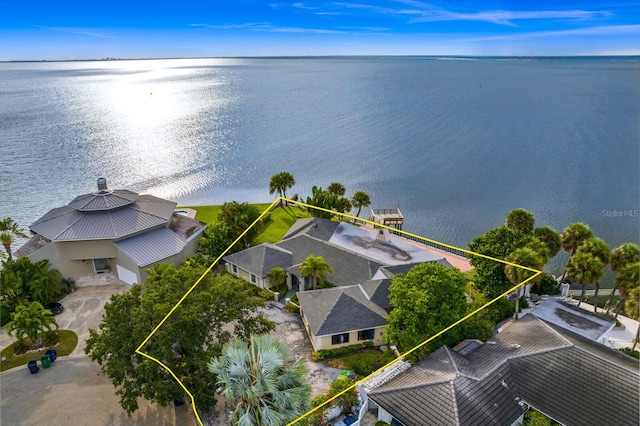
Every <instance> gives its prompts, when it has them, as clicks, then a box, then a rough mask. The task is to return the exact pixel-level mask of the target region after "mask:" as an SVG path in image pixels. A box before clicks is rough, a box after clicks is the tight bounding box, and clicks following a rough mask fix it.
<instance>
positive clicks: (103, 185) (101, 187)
mask: <svg viewBox="0 0 640 426" xmlns="http://www.w3.org/2000/svg"><path fill="white" fill-rule="evenodd" d="M106 190H107V180H106V179H105V178H98V191H106Z"/></svg>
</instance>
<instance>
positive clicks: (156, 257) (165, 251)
mask: <svg viewBox="0 0 640 426" xmlns="http://www.w3.org/2000/svg"><path fill="white" fill-rule="evenodd" d="M114 244H115V246H116V247H118V248H119V249H120V250H122V252H123V253H124V254H126V255H127V256H129V257H130V258H131V259H132V260H133V261H134V262H136V264H137V265H138V266H139V267H144V266H148V265H150V264H152V263H154V262H158V261H160V260H162V259H166V258H167V257H170V256H173V255H176V254H178V253H180V252H182V250H183V249H184V247H185V246H186V244H187V243H186V241H185V240H184V239H182V238H181V237H180V236H179V235H178V234H176V233H175V232H173V231H171V230H170V229H168V228H165V227H161V228H158V229H155V230H153V231H149V232H145V233H144V234H140V235H137V236H135V237H131V238H127V239H125V240H121V241H117V242H115V243H114Z"/></svg>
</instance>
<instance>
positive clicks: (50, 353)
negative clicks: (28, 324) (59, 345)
mask: <svg viewBox="0 0 640 426" xmlns="http://www.w3.org/2000/svg"><path fill="white" fill-rule="evenodd" d="M44 354H45V355H48V356H49V359H50V360H51V362H55V361H56V356H57V354H58V353H57V352H56V350H55V349H49V350H48V351H46V352H45V353H44Z"/></svg>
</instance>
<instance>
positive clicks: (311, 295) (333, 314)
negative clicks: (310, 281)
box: [297, 286, 387, 336]
mask: <svg viewBox="0 0 640 426" xmlns="http://www.w3.org/2000/svg"><path fill="white" fill-rule="evenodd" d="M297 295H298V301H299V302H300V309H301V311H302V312H303V315H304V317H305V319H306V320H307V322H308V324H309V328H310V329H311V333H312V334H313V335H314V336H327V335H332V334H338V333H345V332H348V331H354V330H367V329H371V328H377V327H382V326H384V325H385V324H386V323H387V320H386V317H387V313H386V312H385V311H384V310H383V309H382V308H380V307H379V306H377V305H376V304H375V303H373V302H371V301H369V300H367V298H366V296H365V295H364V293H363V292H362V290H361V289H360V287H359V286H351V287H334V288H328V289H323V290H314V291H302V292H298V293H297Z"/></svg>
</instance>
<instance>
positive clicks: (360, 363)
mask: <svg viewBox="0 0 640 426" xmlns="http://www.w3.org/2000/svg"><path fill="white" fill-rule="evenodd" d="M364 355H366V354H363V356H362V357H358V358H357V359H356V360H355V361H354V363H353V371H355V373H356V374H357V375H359V376H368V375H369V374H371V373H373V372H374V371H376V370H377V369H378V368H379V367H380V366H379V365H378V364H379V363H380V361H379V358H378V357H376V356H373V357H371V356H364Z"/></svg>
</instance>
